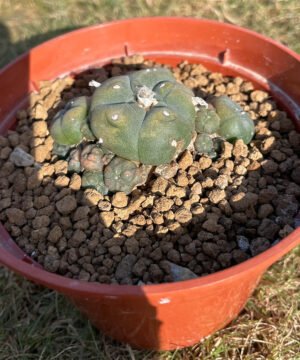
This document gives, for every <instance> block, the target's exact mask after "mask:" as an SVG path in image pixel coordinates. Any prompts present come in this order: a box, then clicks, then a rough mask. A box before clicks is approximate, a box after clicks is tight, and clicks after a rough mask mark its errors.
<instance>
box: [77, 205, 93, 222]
mask: <svg viewBox="0 0 300 360" xmlns="http://www.w3.org/2000/svg"><path fill="white" fill-rule="evenodd" d="M89 212H90V208H89V207H88V206H79V207H77V209H76V211H75V213H74V215H73V220H74V221H78V220H82V219H86V218H87V217H88V214H89Z"/></svg>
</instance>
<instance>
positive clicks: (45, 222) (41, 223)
mask: <svg viewBox="0 0 300 360" xmlns="http://www.w3.org/2000/svg"><path fill="white" fill-rule="evenodd" d="M49 224H50V218H49V216H47V215H42V216H37V217H35V218H34V219H33V221H32V227H33V228H34V229H40V228H43V227H48V226H49Z"/></svg>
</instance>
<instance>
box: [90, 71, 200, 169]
mask: <svg viewBox="0 0 300 360" xmlns="http://www.w3.org/2000/svg"><path fill="white" fill-rule="evenodd" d="M106 92H108V93H109V94H110V95H109V96H108V95H107V94H106ZM192 96H193V93H192V92H191V91H190V90H188V89H187V88H186V87H184V86H183V85H181V84H179V83H177V82H176V80H175V78H174V77H173V75H172V73H171V72H170V71H169V70H167V69H163V68H154V69H146V70H140V71H137V72H133V73H132V74H129V75H127V76H119V77H115V78H112V79H109V80H107V81H106V82H105V83H104V84H102V85H101V86H100V87H99V88H98V89H97V90H96V91H95V93H94V95H93V97H92V102H91V113H90V119H89V121H90V128H91V130H92V132H93V134H94V135H95V136H96V137H97V138H98V139H99V142H101V143H103V145H104V146H105V147H106V148H107V149H109V150H110V151H112V152H113V153H114V154H116V155H118V156H120V157H123V158H126V159H128V160H133V161H139V162H141V163H143V164H146V165H159V164H163V163H169V162H170V161H171V160H172V159H173V158H174V157H175V156H176V155H177V153H178V148H180V150H184V149H185V148H186V147H187V146H188V144H189V143H190V141H191V138H192V134H193V131H194V128H195V116H196V110H195V107H194V105H193V102H192Z"/></svg>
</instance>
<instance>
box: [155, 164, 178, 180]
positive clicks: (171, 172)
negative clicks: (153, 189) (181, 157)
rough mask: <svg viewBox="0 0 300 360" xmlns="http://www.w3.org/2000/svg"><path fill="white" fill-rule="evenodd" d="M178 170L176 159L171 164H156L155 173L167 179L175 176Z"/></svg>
mask: <svg viewBox="0 0 300 360" xmlns="http://www.w3.org/2000/svg"><path fill="white" fill-rule="evenodd" d="M177 171H178V164H177V162H175V161H172V162H171V163H170V164H163V165H158V166H156V168H155V170H154V173H155V174H156V175H160V176H162V177H163V178H165V179H167V180H168V179H171V178H173V177H174V176H175V175H176V173H177Z"/></svg>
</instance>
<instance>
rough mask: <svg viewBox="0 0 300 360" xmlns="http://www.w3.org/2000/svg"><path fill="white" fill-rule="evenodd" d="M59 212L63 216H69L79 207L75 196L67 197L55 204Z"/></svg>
mask: <svg viewBox="0 0 300 360" xmlns="http://www.w3.org/2000/svg"><path fill="white" fill-rule="evenodd" d="M55 206H56V208H57V210H58V211H59V212H60V213H61V214H62V215H68V214H70V213H71V212H72V211H73V210H75V209H76V207H77V201H76V199H75V197H74V196H73V195H67V196H65V197H63V198H62V199H61V200H59V201H57V202H56V204H55Z"/></svg>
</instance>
